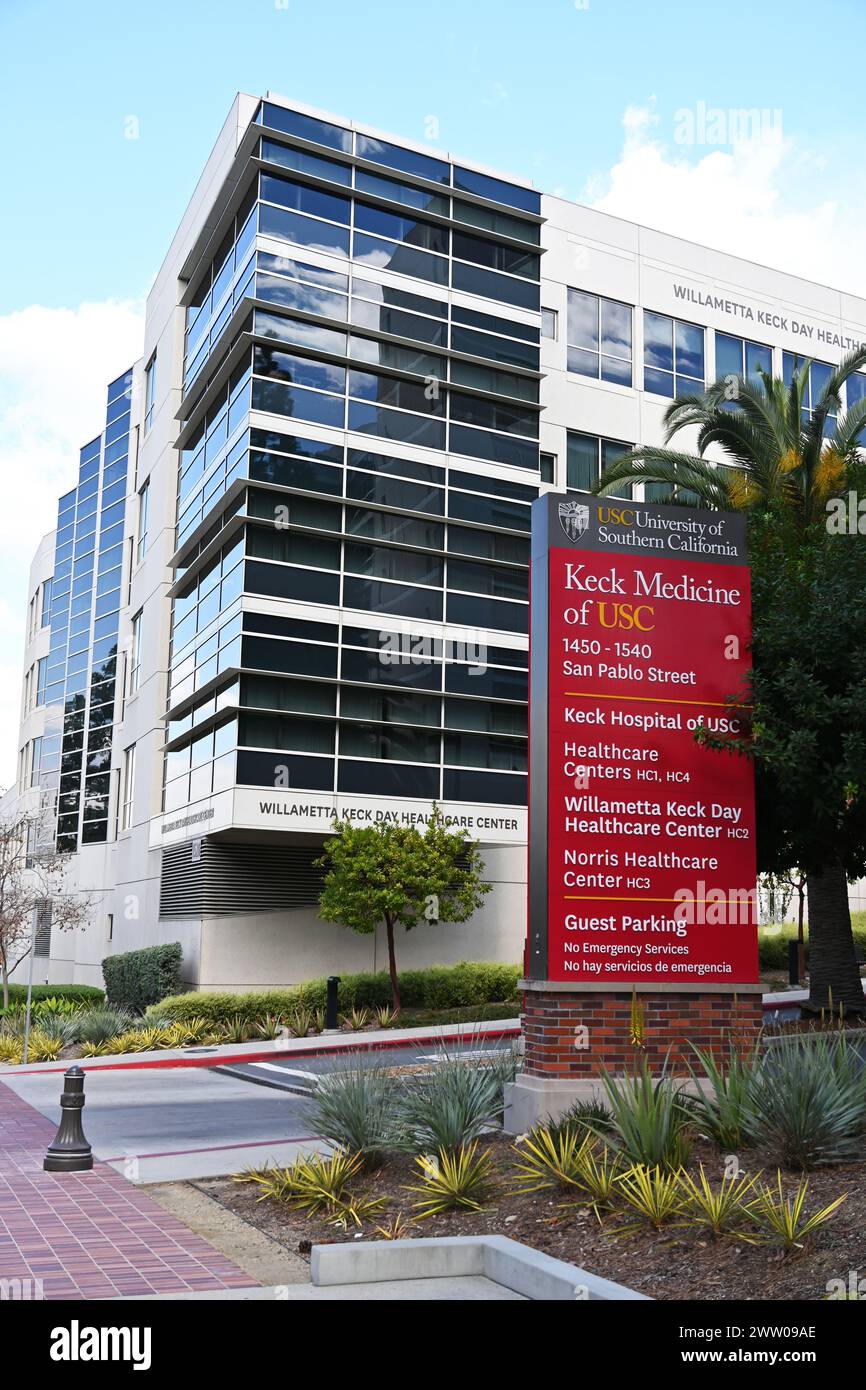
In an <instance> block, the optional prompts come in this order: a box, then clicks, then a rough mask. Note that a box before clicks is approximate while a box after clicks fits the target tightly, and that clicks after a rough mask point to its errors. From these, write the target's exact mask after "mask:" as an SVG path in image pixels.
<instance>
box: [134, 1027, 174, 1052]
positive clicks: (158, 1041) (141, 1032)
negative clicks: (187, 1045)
mask: <svg viewBox="0 0 866 1390" xmlns="http://www.w3.org/2000/svg"><path fill="white" fill-rule="evenodd" d="M136 1032H137V1039H138V1043H137V1046H136V1047H135V1048H134V1049H133V1051H135V1052H159V1051H161V1050H162V1049H163V1048H166V1047H174V1046H176V1044H175V1043H172V1042H171V1036H172V1034H171V1029H170V1028H161V1027H159V1026H157V1027H147V1028H139V1029H137V1030H136Z"/></svg>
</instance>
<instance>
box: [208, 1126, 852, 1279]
mask: <svg viewBox="0 0 866 1390" xmlns="http://www.w3.org/2000/svg"><path fill="white" fill-rule="evenodd" d="M486 1147H489V1148H490V1150H491V1152H492V1153H493V1155H494V1160H495V1169H496V1185H495V1191H494V1193H493V1195H492V1197H491V1199H490V1201H489V1202H488V1204H487V1207H486V1209H485V1210H484V1211H482V1212H477V1213H472V1212H449V1213H448V1214H446V1215H442V1216H435V1217H431V1218H429V1219H424V1220H422V1221H420V1222H417V1223H412V1224H411V1225H410V1229H409V1230H408V1232H407V1233H406V1234H408V1235H412V1236H460V1235H477V1234H482V1233H484V1234H495V1235H505V1236H510V1237H511V1238H512V1239H514V1240H520V1241H523V1242H525V1243H526V1244H527V1245H530V1246H532V1247H534V1248H535V1249H536V1250H542V1251H544V1252H545V1253H546V1254H548V1255H553V1256H555V1257H556V1258H557V1259H561V1260H566V1261H568V1262H569V1263H570V1264H575V1265H578V1266H580V1267H581V1268H584V1269H587V1270H589V1271H590V1272H591V1273H593V1274H597V1275H601V1276H603V1277H604V1278H607V1279H613V1280H615V1281H616V1282H617V1283H621V1284H626V1285H628V1286H629V1287H631V1288H633V1289H638V1290H639V1291H640V1292H641V1293H644V1294H648V1295H649V1296H650V1297H652V1298H659V1299H695V1300H713V1299H749V1300H752V1299H754V1300H763V1299H770V1300H780V1301H783V1300H791V1299H797V1300H821V1299H825V1298H826V1297H827V1284H828V1280H832V1279H841V1280H843V1281H844V1282H845V1284H846V1285H847V1283H848V1280H849V1272H850V1271H851V1270H855V1271H859V1272H860V1273H859V1274H858V1275H857V1277H861V1276H863V1277H866V1148H864V1157H863V1161H862V1162H858V1163H849V1164H844V1165H840V1166H837V1167H832V1168H825V1169H818V1170H815V1171H813V1172H812V1173H810V1174H809V1175H808V1177H809V1193H808V1196H807V1199H806V1209H807V1211H812V1210H814V1209H816V1208H818V1207H823V1206H826V1205H827V1204H828V1203H829V1202H831V1201H833V1199H834V1198H836V1197H838V1196H840V1195H841V1194H842V1193H848V1194H849V1195H848V1199H847V1201H845V1202H844V1203H843V1204H842V1207H841V1208H840V1209H839V1211H837V1213H836V1214H835V1215H834V1216H833V1217H832V1218H831V1219H830V1221H829V1222H827V1223H826V1224H825V1225H824V1226H822V1227H820V1228H819V1229H818V1230H817V1232H816V1233H815V1234H814V1235H813V1236H811V1237H810V1238H809V1239H808V1240H807V1242H806V1244H805V1247H804V1249H802V1250H797V1251H794V1252H792V1253H790V1254H785V1253H782V1252H781V1251H780V1249H779V1247H778V1246H771V1245H757V1246H756V1245H750V1244H748V1243H746V1242H744V1241H740V1240H737V1239H736V1238H734V1237H731V1236H724V1237H721V1238H720V1239H715V1238H713V1237H712V1236H707V1235H706V1234H704V1233H703V1232H702V1231H700V1230H699V1229H696V1228H694V1227H688V1228H684V1229H677V1228H674V1229H671V1228H669V1229H667V1230H663V1231H661V1232H655V1231H650V1230H646V1231H641V1232H639V1233H636V1234H634V1235H627V1236H621V1235H615V1234H613V1232H614V1230H615V1228H617V1227H619V1226H621V1225H623V1224H624V1221H625V1219H627V1218H624V1216H623V1211H622V1208H619V1209H618V1210H617V1211H615V1212H612V1213H610V1214H609V1215H607V1216H605V1217H604V1219H603V1222H602V1223H601V1224H599V1222H598V1220H597V1218H596V1216H595V1215H594V1214H593V1212H592V1211H591V1210H588V1209H586V1208H582V1207H576V1208H572V1209H564V1208H563V1203H564V1202H566V1201H567V1200H568V1198H567V1196H566V1195H565V1194H563V1195H562V1196H560V1195H559V1194H553V1193H550V1194H548V1193H536V1194H534V1195H531V1196H515V1195H514V1194H512V1193H510V1192H509V1191H508V1188H509V1186H510V1185H511V1183H510V1177H509V1174H510V1170H511V1168H512V1165H513V1163H514V1162H516V1161H517V1160H516V1158H515V1156H514V1154H513V1153H512V1150H511V1147H510V1141H508V1140H507V1139H505V1138H503V1137H502V1136H500V1135H492V1136H491V1137H490V1140H489V1143H487V1144H486ZM765 1158H766V1156H765V1155H761V1154H760V1153H758V1152H756V1151H754V1150H751V1151H744V1153H743V1154H742V1155H741V1157H740V1163H741V1166H742V1169H743V1170H744V1171H745V1172H747V1173H748V1174H749V1175H751V1174H753V1173H757V1172H758V1171H759V1170H760V1169H761V1168H763V1169H764V1180H769V1181H770V1182H771V1183H772V1184H775V1180H776V1166H775V1165H774V1164H771V1163H770V1162H768V1161H762V1159H765ZM723 1162H724V1160H723V1156H722V1155H721V1154H720V1153H719V1151H718V1149H716V1148H715V1147H714V1146H712V1145H710V1144H704V1143H701V1144H697V1145H696V1146H695V1148H694V1149H693V1152H692V1157H691V1159H690V1162H689V1165H688V1166H689V1169H690V1171H692V1172H693V1173H695V1174H697V1170H698V1165H699V1164H700V1163H703V1165H704V1168H705V1170H706V1172H707V1176H708V1177H709V1179H710V1180H711V1182H712V1183H713V1185H715V1184H716V1182H717V1181H718V1180H719V1179H720V1178H721V1176H722V1172H723ZM799 1177H800V1175H799V1174H785V1173H783V1183H784V1185H785V1186H786V1187H787V1188H792V1187H796V1185H797V1182H798V1181H799ZM418 1179H419V1174H418V1170H417V1169H416V1168H415V1165H414V1162H413V1160H412V1159H411V1158H407V1157H404V1156H391V1157H389V1158H388V1159H387V1160H386V1162H385V1163H384V1164H383V1166H382V1167H381V1168H379V1169H378V1170H376V1171H375V1172H373V1173H371V1174H369V1175H367V1176H365V1177H364V1178H363V1179H362V1180H361V1181H360V1182H359V1183H357V1184H356V1185H355V1187H354V1189H353V1190H354V1191H355V1192H356V1193H358V1194H362V1195H364V1196H371V1197H372V1196H383V1197H386V1198H387V1199H388V1205H387V1209H386V1210H384V1211H383V1212H382V1214H381V1215H380V1216H378V1217H376V1218H375V1219H374V1220H372V1221H370V1222H367V1223H365V1225H364V1227H363V1230H362V1234H363V1238H364V1239H365V1240H376V1239H380V1238H381V1237H379V1236H378V1235H377V1234H376V1231H375V1229H374V1228H375V1226H376V1225H378V1224H383V1225H384V1224H387V1223H388V1222H389V1221H390V1220H392V1219H393V1218H394V1217H395V1216H396V1215H397V1213H398V1212H401V1213H402V1215H403V1217H404V1219H405V1220H406V1221H407V1222H411V1220H412V1203H413V1201H414V1200H415V1198H414V1196H413V1194H411V1193H407V1192H405V1191H404V1190H403V1189H404V1187H405V1186H406V1185H407V1184H414V1183H417V1182H418ZM195 1185H196V1186H197V1187H198V1188H199V1189H200V1190H201V1191H203V1192H205V1193H207V1195H208V1196H210V1197H213V1198H214V1199H215V1200H216V1201H218V1202H220V1203H222V1205H224V1206H225V1207H228V1208H229V1209H230V1210H231V1211H233V1212H235V1213H236V1214H237V1215H239V1216H240V1217H242V1218H243V1219H244V1220H246V1221H248V1222H249V1223H250V1224H251V1225H253V1226H256V1227H257V1228H258V1229H259V1230H262V1231H264V1232H265V1233H266V1234H267V1235H269V1236H271V1237H272V1238H273V1239H275V1240H277V1241H279V1242H281V1243H282V1244H284V1245H285V1246H286V1247H287V1248H288V1249H290V1250H292V1251H293V1252H300V1253H301V1254H302V1255H309V1251H310V1247H311V1246H312V1245H313V1244H325V1243H328V1242H334V1241H346V1240H351V1239H352V1235H353V1232H351V1231H350V1232H349V1233H348V1234H346V1233H344V1232H342V1231H339V1230H337V1231H335V1230H334V1228H333V1227H332V1226H329V1225H328V1224H327V1222H326V1221H324V1220H322V1219H321V1218H320V1217H316V1216H313V1217H309V1218H308V1217H306V1216H305V1215H304V1214H303V1213H298V1212H296V1211H293V1210H292V1209H291V1208H290V1207H288V1206H286V1205H285V1204H283V1203H281V1202H276V1201H274V1200H272V1199H267V1200H265V1201H258V1200H257V1197H258V1195H259V1190H258V1188H256V1187H255V1186H254V1185H252V1184H246V1183H236V1182H233V1181H232V1180H231V1179H230V1178H221V1179H214V1180H209V1181H201V1182H198V1183H196V1184H195Z"/></svg>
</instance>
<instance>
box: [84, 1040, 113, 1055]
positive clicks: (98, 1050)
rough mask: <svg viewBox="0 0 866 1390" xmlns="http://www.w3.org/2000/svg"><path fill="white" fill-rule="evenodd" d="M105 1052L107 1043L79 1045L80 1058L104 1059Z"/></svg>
mask: <svg viewBox="0 0 866 1390" xmlns="http://www.w3.org/2000/svg"><path fill="white" fill-rule="evenodd" d="M107 1051H108V1043H107V1042H86V1043H82V1045H81V1055H82V1057H104V1056H105V1055H106V1053H107Z"/></svg>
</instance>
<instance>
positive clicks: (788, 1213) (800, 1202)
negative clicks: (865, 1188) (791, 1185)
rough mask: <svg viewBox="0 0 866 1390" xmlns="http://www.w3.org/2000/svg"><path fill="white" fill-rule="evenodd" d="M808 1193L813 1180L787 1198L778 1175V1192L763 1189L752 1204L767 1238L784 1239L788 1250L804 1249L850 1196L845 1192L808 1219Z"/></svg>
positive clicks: (798, 1187)
mask: <svg viewBox="0 0 866 1390" xmlns="http://www.w3.org/2000/svg"><path fill="white" fill-rule="evenodd" d="M808 1191H809V1179H808V1178H804V1179H803V1180H802V1182H800V1183H799V1184H798V1186H797V1188H796V1190H795V1191H794V1192H793V1193H792V1194H791V1196H790V1197H786V1195H785V1191H784V1188H783V1187H782V1174H781V1173H780V1172H777V1174H776V1187H775V1189H773V1188H772V1187H767V1186H763V1187H761V1188H760V1190H759V1191H758V1195H757V1199H756V1200H755V1201H754V1202H753V1203H752V1206H751V1212H752V1215H753V1217H754V1219H755V1221H756V1222H757V1223H758V1225H759V1226H760V1227H762V1228H763V1231H764V1233H765V1235H766V1236H767V1237H768V1238H769V1239H773V1238H775V1239H777V1240H780V1241H781V1242H782V1245H783V1246H784V1247H785V1249H786V1250H795V1249H796V1250H800V1249H802V1247H803V1243H804V1241H805V1240H806V1238H807V1237H808V1236H810V1235H812V1233H813V1232H814V1231H817V1229H818V1227H819V1226H823V1225H824V1223H825V1222H827V1221H829V1220H830V1218H831V1216H833V1215H834V1214H835V1213H836V1212H837V1211H838V1210H839V1208H840V1207H841V1205H842V1203H843V1202H844V1201H845V1200H846V1199H847V1197H848V1194H847V1192H845V1193H843V1194H842V1196H841V1197H837V1198H836V1200H835V1201H833V1202H830V1203H829V1204H828V1205H827V1206H826V1207H821V1209H820V1210H819V1211H813V1212H811V1213H810V1214H809V1215H808V1216H807V1215H806V1214H805V1212H804V1208H805V1205H806V1196H807V1194H808Z"/></svg>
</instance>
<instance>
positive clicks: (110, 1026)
mask: <svg viewBox="0 0 866 1390" xmlns="http://www.w3.org/2000/svg"><path fill="white" fill-rule="evenodd" d="M131 1026H132V1014H130V1013H128V1012H127V1011H126V1009H112V1008H109V1007H108V1006H107V1005H106V1006H105V1007H104V1008H99V1009H86V1010H85V1011H84V1012H83V1013H80V1014H79V1015H78V1017H77V1019H76V1020H75V1036H76V1038H77V1040H78V1042H81V1043H93V1044H96V1045H99V1044H101V1043H106V1042H110V1041H111V1039H112V1038H118V1037H120V1034H121V1033H126V1032H127V1031H128V1030H129V1028H130V1027H131Z"/></svg>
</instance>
